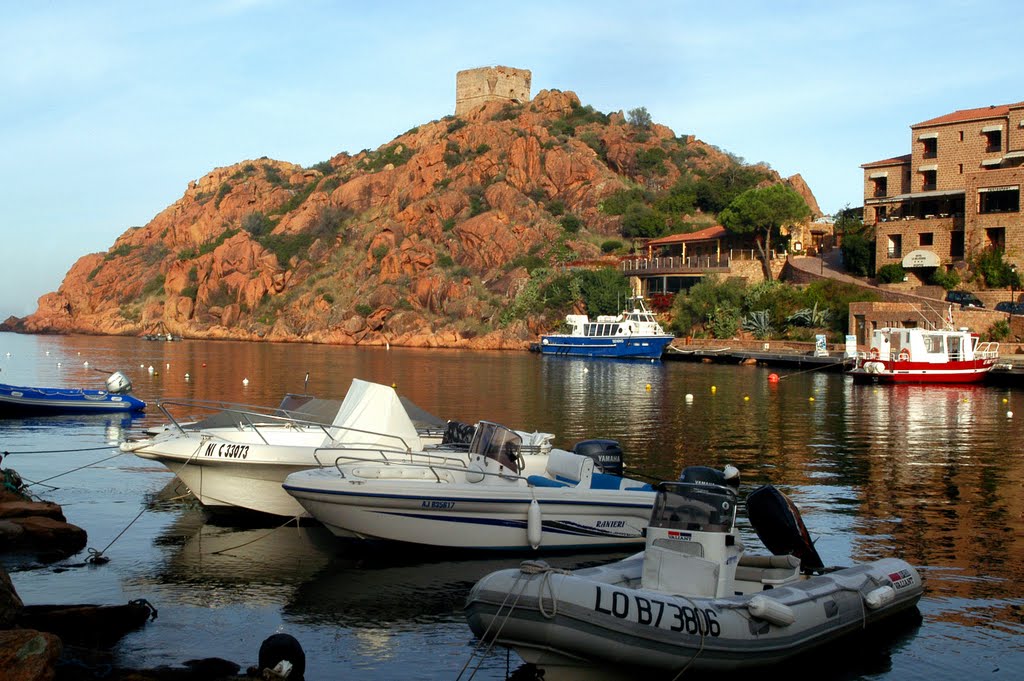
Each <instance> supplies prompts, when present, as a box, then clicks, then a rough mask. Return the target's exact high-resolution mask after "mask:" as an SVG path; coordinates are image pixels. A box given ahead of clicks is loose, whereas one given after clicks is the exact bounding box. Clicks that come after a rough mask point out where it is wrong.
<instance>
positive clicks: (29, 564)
mask: <svg viewBox="0 0 1024 681" xmlns="http://www.w3.org/2000/svg"><path fill="white" fill-rule="evenodd" d="M86 542H87V533H86V531H85V530H83V529H82V528H80V527H78V526H76V525H72V524H71V523H69V522H67V519H66V518H65V517H64V512H63V510H62V509H61V507H60V506H59V505H58V504H55V503H53V502H49V501H40V500H36V499H33V498H32V497H30V496H29V494H28V493H27V491H26V488H25V486H24V485H23V483H22V481H21V478H20V476H19V475H18V474H17V472H16V471H14V470H11V469H4V468H0V670H2V671H3V674H2V676H3V678H4V679H5V681H86V680H92V679H104V680H106V681H193V680H194V681H200V680H204V681H217V680H219V679H224V680H228V679H235V680H237V679H245V678H253V677H256V678H261V679H286V678H287V679H289V681H302V679H303V676H304V671H305V654H304V653H303V651H302V647H301V646H300V645H299V643H298V641H296V640H295V639H294V638H292V637H291V636H288V635H286V634H275V635H273V636H271V637H269V638H268V639H266V640H265V641H264V642H263V645H262V646H261V648H260V650H259V655H258V658H259V659H258V662H257V664H256V665H254V666H251V667H249V668H248V669H247V670H246V672H245V673H244V674H242V675H239V672H240V671H241V670H242V667H241V665H238V664H236V663H234V662H231V661H228V660H222V659H220V658H206V659H201V660H187V661H185V662H183V663H182V665H181V666H177V667H167V666H162V667H156V668H152V669H133V668H129V667H119V666H117V665H114V664H112V663H111V658H112V655H111V648H112V647H113V646H114V645H115V644H116V643H117V642H118V641H119V640H120V639H121V638H122V637H123V636H124V635H126V634H128V633H129V632H131V631H134V630H136V629H139V628H140V627H143V626H145V625H146V623H147V622H151V621H153V620H155V619H156V618H157V609H156V608H155V607H153V605H152V604H150V603H149V602H147V601H145V600H142V599H139V600H134V601H130V602H129V603H127V604H124V605H95V604H71V605H66V604H62V605H26V604H25V603H23V602H22V600H21V597H20V596H19V595H18V593H17V591H16V590H15V588H14V584H13V582H12V581H11V579H10V576H9V575H8V573H7V569H8V568H12V569H17V570H23V569H33V568H37V567H42V566H44V565H48V564H52V563H54V562H56V561H60V560H65V559H68V558H71V557H72V556H75V555H77V554H78V553H80V552H81V551H82V550H83V549H84V548H85V546H86ZM97 559H98V560H97ZM90 562H91V563H96V564H101V563H102V556H101V555H100V554H96V555H94V556H91V557H90V559H88V560H86V561H84V562H83V563H81V564H76V565H72V566H70V567H72V568H74V567H84V566H85V565H86V564H87V563H90ZM74 574H75V572H74V570H73V569H71V570H67V571H66V572H65V573H64V575H65V577H64V578H66V579H74Z"/></svg>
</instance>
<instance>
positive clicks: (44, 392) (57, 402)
mask: <svg viewBox="0 0 1024 681" xmlns="http://www.w3.org/2000/svg"><path fill="white" fill-rule="evenodd" d="M106 384H107V388H108V389H107V390H87V389H83V388H31V387H23V386H17V385H7V384H5V383H0V418H20V417H23V416H50V415H57V414H107V413H112V412H136V411H142V410H143V409H145V408H146V403H145V402H143V401H142V400H140V399H138V398H136V397H133V396H131V395H129V394H128V391H130V390H131V387H132V383H131V381H129V380H128V378H127V377H126V376H125V375H124V374H122V373H121V372H120V371H115V372H114V373H112V374H111V375H110V376H108V377H107V380H106Z"/></svg>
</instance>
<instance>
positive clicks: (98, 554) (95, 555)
mask: <svg viewBox="0 0 1024 681" xmlns="http://www.w3.org/2000/svg"><path fill="white" fill-rule="evenodd" d="M202 446H203V443H202V442H200V443H199V446H198V447H196V451H194V452H192V454H191V455H190V456H189V457H188V459H186V460H185V463H183V464H182V465H181V467H180V468H179V469H178V471H181V469H182V468H184V467H185V466H186V465H187V464H188V462H189V461H191V460H192V459H193V458H194V457H195V456H196V455H197V454H199V450H200V449H202ZM124 453H125V452H118V453H117V454H116V455H115V456H120V455H121V454H124ZM109 458H111V459H112V458H114V457H113V456H112V457H109ZM97 463H98V462H97ZM175 475H177V471H176V472H175ZM147 510H148V507H147V506H145V505H143V507H142V508H141V509H140V510H139V512H138V513H137V514H136V515H135V517H134V518H132V519H131V522H129V523H128V524H127V525H125V526H124V529H122V530H121V531H120V532H118V533H117V536H116V537H114V538H113V539H111V540H110V543H109V544H107V545H106V546H104V547H103V549H102V550H101V551H97V550H96V549H92V548H91V549H89V557H88V558H86V559H85V562H86V563H90V564H92V565H102V564H104V563H109V562H110V559H109V558H107V557H106V556H105V555H103V554H104V553H106V552H107V549H109V548H110V547H111V546H113V545H114V542H116V541H117V540H118V539H120V538H121V535H123V534H124V533H125V532H127V531H128V528H129V527H131V526H132V525H134V524H135V521H137V520H138V519H139V518H141V517H142V514H143V513H145V512H146V511H147Z"/></svg>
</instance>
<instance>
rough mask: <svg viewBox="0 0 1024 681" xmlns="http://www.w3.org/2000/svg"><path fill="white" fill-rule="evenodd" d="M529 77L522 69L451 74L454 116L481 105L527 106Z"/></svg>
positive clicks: (480, 70)
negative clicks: (506, 103)
mask: <svg viewBox="0 0 1024 681" xmlns="http://www.w3.org/2000/svg"><path fill="white" fill-rule="evenodd" d="M531 77H532V74H531V73H530V72H529V71H528V70H526V69H513V68H510V67H508V66H485V67H482V68H478V69H466V70H464V71H459V72H458V73H456V74H455V115H456V116H461V115H463V114H464V113H466V112H467V111H470V110H472V109H475V108H476V107H478V106H480V105H481V104H484V103H485V102H509V103H512V104H522V103H523V102H528V101H530V78H531Z"/></svg>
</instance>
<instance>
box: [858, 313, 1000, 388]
mask: <svg viewBox="0 0 1024 681" xmlns="http://www.w3.org/2000/svg"><path fill="white" fill-rule="evenodd" d="M869 347H870V350H868V351H867V352H860V353H857V361H856V364H855V366H854V368H853V369H851V370H850V371H849V372H848V373H849V374H850V376H852V377H853V379H854V381H855V382H857V383H977V382H980V381H982V380H984V379H985V375H986V374H987V373H988V372H989V371H991V370H992V367H993V366H995V364H996V362H997V361H998V359H999V343H994V342H981V338H980V337H979V336H978V334H976V333H972V332H971V331H968V330H967V329H963V328H962V329H922V328H909V329H903V328H889V327H886V328H882V329H875V330H874V332H872V334H871V343H870V346H869Z"/></svg>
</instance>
